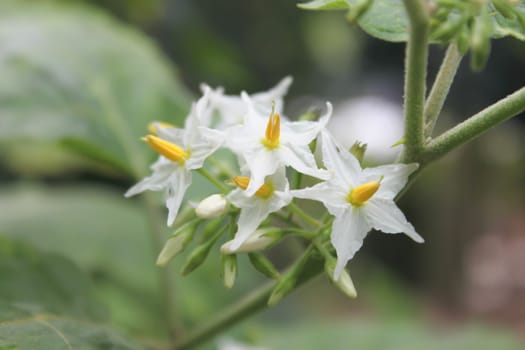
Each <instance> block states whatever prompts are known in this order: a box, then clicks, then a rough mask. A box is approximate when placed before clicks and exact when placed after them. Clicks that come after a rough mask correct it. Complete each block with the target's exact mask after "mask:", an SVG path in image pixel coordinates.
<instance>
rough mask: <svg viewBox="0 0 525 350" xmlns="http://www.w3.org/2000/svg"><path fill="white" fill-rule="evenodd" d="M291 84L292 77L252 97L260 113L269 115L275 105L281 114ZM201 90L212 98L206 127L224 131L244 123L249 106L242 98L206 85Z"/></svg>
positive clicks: (206, 115) (206, 116)
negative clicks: (271, 107)
mask: <svg viewBox="0 0 525 350" xmlns="http://www.w3.org/2000/svg"><path fill="white" fill-rule="evenodd" d="M291 84H292V77H285V78H283V79H282V80H281V81H280V82H279V83H277V85H276V86H274V87H273V88H271V89H270V90H268V91H264V92H258V93H255V94H253V95H250V99H251V100H252V102H253V106H254V108H255V109H256V110H257V111H258V112H259V113H261V114H263V115H268V114H269V113H270V106H271V105H272V103H275V109H276V110H277V111H278V112H281V111H282V106H283V97H284V95H286V93H287V92H288V88H289V87H290V85H291ZM201 90H202V92H203V93H204V94H206V93H209V96H210V108H209V112H208V113H206V114H204V115H203V116H204V120H203V123H204V125H206V126H213V127H214V128H215V129H219V130H223V129H225V128H227V127H230V126H233V125H238V124H242V123H243V121H244V116H245V115H246V113H247V112H248V105H247V104H246V102H245V101H244V99H243V98H242V97H241V96H235V95H225V94H224V89H223V88H221V87H219V88H216V89H212V88H210V87H209V86H207V85H204V84H203V85H201ZM214 112H217V113H214ZM215 116H216V117H217V118H216V120H214V117H215Z"/></svg>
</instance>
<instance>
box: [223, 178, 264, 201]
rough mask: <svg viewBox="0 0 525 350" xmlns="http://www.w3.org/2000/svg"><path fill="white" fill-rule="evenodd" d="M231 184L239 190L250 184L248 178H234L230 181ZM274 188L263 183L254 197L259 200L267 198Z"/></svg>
mask: <svg viewBox="0 0 525 350" xmlns="http://www.w3.org/2000/svg"><path fill="white" fill-rule="evenodd" d="M231 182H232V184H233V185H235V186H237V187H239V188H240V189H243V190H245V189H247V188H248V185H249V184H250V178H249V177H246V176H234V177H233V178H232V180H231ZM273 191H274V188H273V185H272V184H271V183H265V184H263V185H262V186H261V187H259V189H258V190H257V192H255V195H256V196H258V197H261V198H265V199H266V198H269V197H270V196H271V195H272V194H273Z"/></svg>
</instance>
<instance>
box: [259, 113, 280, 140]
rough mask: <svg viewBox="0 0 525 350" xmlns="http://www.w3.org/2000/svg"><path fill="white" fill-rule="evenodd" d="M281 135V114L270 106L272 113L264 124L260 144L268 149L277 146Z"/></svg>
mask: <svg viewBox="0 0 525 350" xmlns="http://www.w3.org/2000/svg"><path fill="white" fill-rule="evenodd" d="M280 136H281V116H280V115H279V113H275V111H274V109H273V108H272V114H270V118H269V119H268V124H266V133H265V137H264V139H262V140H261V142H262V144H263V145H265V146H266V147H267V148H269V149H274V148H277V147H279V138H280Z"/></svg>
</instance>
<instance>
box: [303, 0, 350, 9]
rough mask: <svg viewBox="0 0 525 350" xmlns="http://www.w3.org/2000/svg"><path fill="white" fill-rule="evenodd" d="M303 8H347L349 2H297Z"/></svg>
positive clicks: (338, 0) (329, 0) (335, 0)
mask: <svg viewBox="0 0 525 350" xmlns="http://www.w3.org/2000/svg"><path fill="white" fill-rule="evenodd" d="M297 7H299V8H300V9H303V10H314V11H320V10H348V9H349V8H350V4H349V3H348V1H346V0H313V1H310V2H305V3H300V4H297Z"/></svg>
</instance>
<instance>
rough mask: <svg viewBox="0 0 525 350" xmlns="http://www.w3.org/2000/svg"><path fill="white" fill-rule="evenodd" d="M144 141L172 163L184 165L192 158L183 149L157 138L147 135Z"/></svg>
mask: <svg viewBox="0 0 525 350" xmlns="http://www.w3.org/2000/svg"><path fill="white" fill-rule="evenodd" d="M143 140H144V141H146V143H147V144H148V146H150V147H151V148H153V149H154V150H155V151H157V152H158V153H160V154H162V155H163V156H164V157H166V158H168V159H169V160H171V161H174V162H178V163H180V164H184V162H185V161H186V160H187V159H188V158H189V157H190V154H189V153H188V152H186V151H185V150H184V149H182V148H181V147H179V146H177V145H176V144H174V143H171V142H168V141H166V140H163V139H161V138H159V137H157V136H154V135H147V136H145V137H144V138H143Z"/></svg>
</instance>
